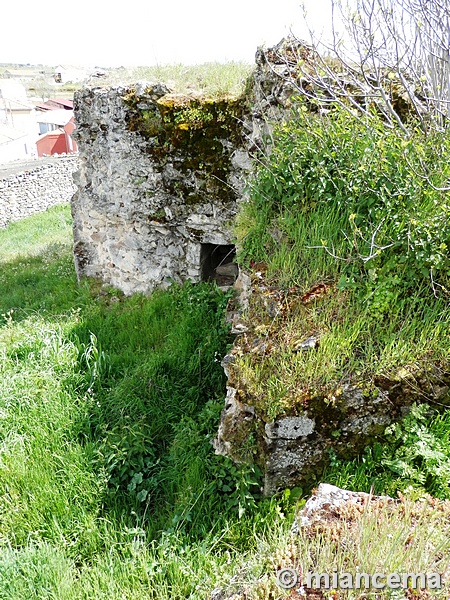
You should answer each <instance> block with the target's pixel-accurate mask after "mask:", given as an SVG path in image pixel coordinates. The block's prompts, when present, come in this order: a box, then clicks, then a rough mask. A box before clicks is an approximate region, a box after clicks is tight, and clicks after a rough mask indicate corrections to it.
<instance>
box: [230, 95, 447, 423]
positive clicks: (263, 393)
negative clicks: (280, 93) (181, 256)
mask: <svg viewBox="0 0 450 600" xmlns="http://www.w3.org/2000/svg"><path fill="white" fill-rule="evenodd" d="M436 148H439V153H438V154H437V153H436ZM449 154H450V138H449V136H448V133H447V134H434V137H433V135H431V134H430V136H428V137H427V136H425V135H423V134H422V133H416V134H415V135H414V136H413V138H412V139H408V140H406V139H404V137H403V133H402V132H401V131H395V130H388V129H386V128H385V127H384V126H383V124H382V123H381V122H380V123H378V127H377V126H376V119H375V118H374V122H371V127H370V128H368V127H365V126H364V125H361V124H360V123H358V122H357V121H356V120H352V119H351V117H349V115H348V114H347V113H345V111H344V112H339V110H338V109H336V110H335V112H331V113H330V115H329V116H327V117H323V118H322V117H319V116H317V115H315V114H311V113H310V112H308V110H307V109H306V107H305V106H302V105H301V104H299V108H298V111H297V112H296V113H295V115H294V116H293V120H292V121H290V122H289V123H288V124H285V125H283V126H280V127H278V129H276V130H275V134H274V144H273V147H272V150H271V154H270V156H268V157H267V158H266V159H264V160H262V161H261V163H260V166H259V167H258V169H257V170H256V173H255V175H254V178H253V180H252V181H250V183H249V201H248V202H247V203H246V204H244V205H243V207H242V210H241V213H240V215H238V221H237V225H236V235H237V238H238V240H239V242H240V248H241V250H240V260H241V262H242V263H243V264H245V265H247V266H248V267H250V268H251V265H252V264H254V263H256V265H257V266H256V267H255V269H253V270H255V271H257V270H258V269H259V268H261V263H262V268H263V271H264V281H262V282H261V281H260V282H259V284H260V285H261V286H262V287H261V292H262V293H261V294H258V293H256V294H254V295H253V299H252V303H251V306H250V310H249V314H248V323H249V324H250V331H249V333H248V334H247V338H248V339H249V340H250V344H251V340H252V339H256V338H257V337H260V336H261V333H264V335H265V336H266V338H267V340H268V341H269V342H270V351H267V352H265V353H264V354H262V355H260V356H258V355H255V354H254V353H253V354H250V353H246V352H243V353H242V354H241V355H240V357H239V358H238V360H237V361H236V362H235V363H234V365H233V367H232V371H233V372H234V373H235V377H236V379H238V380H239V385H241V386H242V388H243V389H246V390H247V391H248V392H249V394H250V395H251V397H252V398H253V399H254V401H255V402H256V403H258V407H259V409H260V411H261V414H263V415H265V418H267V420H272V419H274V418H275V417H276V416H277V415H280V414H289V413H290V412H292V411H294V412H295V410H296V407H298V406H301V405H302V402H303V400H304V399H305V397H307V396H308V395H313V396H314V395H318V394H319V395H320V394H322V395H323V396H324V397H326V396H327V395H328V396H331V395H333V394H336V393H338V392H339V389H340V388H341V386H342V385H343V384H344V383H349V382H351V383H353V384H357V385H362V386H365V387H370V386H373V385H374V382H376V380H379V379H384V380H386V381H391V382H392V384H393V385H394V384H395V383H398V381H399V380H400V379H402V378H403V380H405V379H407V378H408V377H409V378H410V381H411V382H413V385H416V386H418V387H420V386H421V385H422V384H423V383H425V384H426V381H425V382H424V381H422V380H424V379H425V380H426V379H427V373H428V372H429V370H431V371H432V370H437V371H440V372H442V382H441V385H446V383H445V382H446V377H448V370H449V358H450V328H449V321H450V308H449V293H450V292H449V290H450V279H449V275H450V262H449V257H448V247H449V245H450V227H449V220H448V216H449V211H450V209H449V203H448V192H447V193H446V192H445V191H444V190H445V186H446V182H447V178H448V176H449V170H448V156H449ZM255 285H256V287H258V280H257V279H256V278H255ZM318 285H322V286H323V285H325V286H326V287H327V289H326V293H323V294H322V296H320V297H317V298H316V299H315V300H312V301H311V302H305V301H304V300H303V298H304V296H305V295H308V293H310V292H314V289H315V287H316V286H318ZM267 287H269V289H271V290H272V292H273V293H272V294H271V293H270V292H267ZM276 290H279V292H280V293H278V292H277V291H276ZM277 293H278V298H277V297H276V295H277ZM270 301H271V302H272V304H273V306H277V303H278V308H279V310H280V312H279V314H278V316H277V315H276V314H275V313H274V310H272V313H270V311H268V308H267V307H268V303H269V302H270ZM310 335H315V336H317V337H318V338H320V343H319V346H318V348H317V349H316V350H315V351H314V352H306V353H305V352H297V353H294V352H293V351H292V349H293V347H295V343H296V342H299V341H301V340H302V339H306V338H307V337H308V336H310ZM275 373H276V377H274V374H275ZM402 373H403V375H401V374H402ZM446 374H447V375H446ZM375 385H376V384H375ZM252 401H253V400H252ZM446 401H447V402H448V397H447V400H444V403H445V402H446Z"/></svg>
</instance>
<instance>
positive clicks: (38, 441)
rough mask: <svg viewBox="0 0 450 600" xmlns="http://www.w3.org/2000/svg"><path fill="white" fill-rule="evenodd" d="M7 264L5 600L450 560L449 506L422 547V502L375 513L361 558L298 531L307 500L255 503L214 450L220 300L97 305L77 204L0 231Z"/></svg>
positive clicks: (1, 574) (199, 294)
mask: <svg viewBox="0 0 450 600" xmlns="http://www.w3.org/2000/svg"><path fill="white" fill-rule="evenodd" d="M19 248H20V250H19ZM0 256H1V270H0V289H1V290H2V294H1V296H0V315H2V317H1V318H2V321H1V324H0V411H1V413H0V414H1V419H0V599H2V600H3V599H4V600H19V599H20V600H23V599H27V600H28V599H33V598H35V599H36V600H37V599H39V600H42V599H50V598H52V599H55V598H57V599H61V600H66V599H67V600H72V599H74V600H75V599H77V600H78V599H86V600H87V599H91V598H96V599H101V598H105V599H108V600H115V599H117V600H118V599H121V600H123V599H138V598H139V599H141V598H157V599H164V598H172V599H174V598H193V599H194V598H207V597H209V592H210V591H211V589H213V588H215V587H218V586H219V587H222V588H223V589H227V590H229V591H230V592H231V591H233V590H234V591H236V590H241V594H240V595H239V596H238V597H240V598H243V595H242V593H243V592H242V590H243V589H244V588H245V589H246V592H245V593H246V596H245V597H246V598H260V599H263V598H269V597H277V596H278V595H279V594H280V590H279V588H277V586H276V583H275V581H274V571H275V569H276V568H278V567H280V566H283V565H284V566H286V565H292V564H297V562H298V559H299V557H302V562H303V566H304V568H305V569H307V568H312V569H314V570H319V571H327V570H332V568H333V567H339V568H342V567H343V565H345V566H346V568H349V569H350V570H351V568H353V566H354V565H355V564H356V562H358V564H359V565H360V566H361V569H363V570H364V569H365V570H367V571H368V572H370V571H371V570H373V569H374V568H375V565H376V566H377V568H379V570H385V571H389V570H392V569H397V570H399V569H401V568H403V569H409V570H411V571H414V570H427V569H428V570H433V569H436V568H437V569H440V570H441V571H442V569H443V567H442V565H443V563H444V562H446V561H447V563H448V560H449V558H450V550H449V547H448V546H449V544H448V539H449V536H448V535H446V533H445V528H444V524H445V522H446V517H445V518H443V517H442V514H444V515H445V514H446V513H445V510H447V509H444V513H442V512H438V511H434V509H433V506H432V505H430V506H431V508H430V507H428V508H426V509H425V508H424V509H423V510H424V511H425V510H427V511H428V512H427V516H426V518H425V517H423V518H421V519H419V521H418V522H417V523H416V526H415V530H414V531H415V534H416V535H415V537H413V538H411V527H410V518H409V516H408V513H409V511H410V510H412V509H411V508H408V509H407V510H403V509H400V511H399V513H398V514H396V515H395V516H394V520H393V522H392V521H391V520H389V519H387V520H386V521H384V523H385V527H384V528H383V529H382V530H380V529H379V527H378V525H377V524H376V522H374V520H373V519H372V518H369V517H368V518H367V519H366V520H365V522H364V523H363V525H362V526H361V527H358V528H357V535H356V534H355V532H353V533H351V534H346V537H347V539H354V542H353V543H352V544H350V545H349V546H347V547H348V548H351V551H350V550H347V551H346V550H345V549H344V550H342V548H341V546H340V544H339V543H337V542H336V531H333V532H331V533H330V534H326V533H324V534H323V535H322V534H321V535H319V536H315V537H313V538H309V537H308V536H307V535H306V534H302V535H300V536H298V537H296V538H295V539H294V538H291V537H290V536H289V534H288V530H289V523H290V520H291V518H292V508H293V507H294V506H295V503H296V494H295V493H292V494H289V493H285V494H284V495H283V496H282V497H280V498H278V499H273V500H271V501H264V502H259V503H258V505H257V506H254V505H253V504H252V501H251V500H250V499H249V496H248V492H249V490H250V489H251V488H250V487H249V486H248V482H249V480H250V477H251V475H252V474H251V473H250V472H248V471H245V470H239V469H236V468H235V467H233V466H232V465H230V464H229V463H228V462H227V461H224V460H223V459H221V458H220V457H215V456H214V455H213V453H212V450H211V446H210V443H209V440H210V438H211V435H212V434H213V433H214V431H215V429H216V427H217V421H218V414H219V411H220V409H221V406H222V402H223V384H224V381H223V373H222V371H221V369H220V367H219V365H218V362H217V357H218V356H221V355H222V354H223V352H224V351H225V347H226V344H227V341H228V338H227V333H226V331H225V330H224V329H223V326H222V325H221V323H222V310H223V304H224V300H225V299H224V297H223V296H222V295H221V294H218V293H217V292H216V291H214V290H212V289H211V288H209V287H207V286H196V287H193V286H186V287H185V288H182V289H179V288H176V289H174V290H171V291H169V292H164V293H156V294H154V295H153V296H152V297H151V298H144V297H142V296H136V297H134V298H122V297H121V296H120V294H118V293H117V292H116V291H114V290H109V291H108V290H106V291H98V293H97V294H96V295H95V294H94V296H93V295H92V290H89V289H88V288H87V287H84V286H82V287H81V288H80V287H78V285H77V283H76V278H75V274H74V269H73V264H72V257H71V236H70V215H69V211H68V208H67V207H57V208H54V209H52V210H50V211H48V212H47V213H44V214H42V215H37V216H34V217H31V218H29V219H26V220H24V221H21V222H19V223H15V224H12V225H10V226H9V227H8V228H7V229H6V230H2V231H0ZM216 353H217V354H216ZM158 461H159V462H158ZM239 506H241V508H246V512H245V513H244V515H243V516H242V518H241V519H239V518H238V514H237V513H238V508H239ZM416 510H417V509H416ZM430 511H431V512H430ZM285 515H287V517H288V518H286V516H285ZM377 519H378V518H376V519H375V521H377ZM431 522H433V523H435V525H433V527H434V529H433V532H434V533H433V536H431V537H430V523H431ZM396 527H397V529H395V528H396ZM374 529H375V530H376V532H377V534H376V535H374V533H373V532H374ZM392 531H395V539H394V540H393V539H392ZM354 535H356V537H354V538H353V537H352V536H354ZM424 540H425V541H424ZM425 542H426V543H425ZM437 559H438V560H439V561H440V562H438V563H435V561H436V560H437ZM348 565H350V566H348ZM343 597H345V596H343ZM349 597H354V595H353V596H352V594H351V593H350V596H349Z"/></svg>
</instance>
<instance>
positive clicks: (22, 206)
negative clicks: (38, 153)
mask: <svg viewBox="0 0 450 600" xmlns="http://www.w3.org/2000/svg"><path fill="white" fill-rule="evenodd" d="M77 169H78V156H77V155H71V156H61V157H54V158H53V157H52V158H46V159H41V160H40V159H37V160H33V161H28V162H27V164H25V165H21V166H20V167H17V165H16V164H15V163H10V164H9V165H7V168H5V169H2V172H0V227H6V226H7V225H8V223H10V222H12V221H18V220H19V219H23V218H25V217H29V216H30V215H32V214H35V213H38V212H42V211H44V210H47V209H48V208H50V207H51V206H55V205H56V204H63V203H66V202H69V201H70V199H71V197H72V196H73V194H74V192H75V185H74V183H73V178H72V175H73V173H74V171H75V170H77Z"/></svg>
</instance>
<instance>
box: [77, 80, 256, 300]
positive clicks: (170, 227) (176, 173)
mask: <svg viewBox="0 0 450 600" xmlns="http://www.w3.org/2000/svg"><path fill="white" fill-rule="evenodd" d="M243 116H244V102H243V100H239V99H231V98H223V99H221V100H210V99H205V98H199V97H186V96H176V95H173V94H170V93H169V90H168V89H167V88H166V87H165V86H164V85H161V84H141V85H137V86H134V87H128V88H126V87H113V88H109V89H104V88H84V89H82V90H80V91H79V92H77V93H76V95H75V118H76V123H77V130H76V131H77V135H76V137H77V141H78V145H79V149H80V164H81V168H80V170H79V172H78V173H77V174H76V178H75V179H76V184H77V188H78V190H77V192H76V194H75V196H74V198H73V200H72V213H73V217H74V243H75V245H74V254H75V263H76V268H77V273H78V276H79V277H83V276H88V277H93V278H98V279H99V280H101V281H103V282H105V283H107V284H110V285H112V286H114V287H117V288H119V289H121V290H123V291H124V292H125V293H126V294H131V293H134V292H150V291H151V290H152V289H154V288H155V287H166V286H168V285H170V283H171V282H172V281H176V282H181V281H184V280H186V279H191V280H193V281H199V280H200V279H201V278H202V264H201V259H202V247H204V245H205V244H215V245H228V244H230V243H231V235H230V231H229V224H230V222H231V220H232V219H233V217H234V216H235V214H236V212H237V207H238V203H239V201H240V199H241V198H242V196H243V193H244V179H245V177H244V174H245V173H246V172H247V171H248V170H249V169H250V166H251V163H250V159H249V156H248V153H247V151H246V145H245V131H244V128H243V125H242V123H243Z"/></svg>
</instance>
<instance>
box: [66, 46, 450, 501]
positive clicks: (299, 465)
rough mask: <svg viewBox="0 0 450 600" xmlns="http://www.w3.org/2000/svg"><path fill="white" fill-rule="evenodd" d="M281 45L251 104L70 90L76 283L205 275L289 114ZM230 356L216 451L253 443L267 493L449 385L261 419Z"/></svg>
mask: <svg viewBox="0 0 450 600" xmlns="http://www.w3.org/2000/svg"><path fill="white" fill-rule="evenodd" d="M290 49H291V48H290V47H289V48H288V51H290ZM280 50H282V43H280V44H279V45H278V46H277V47H275V48H272V49H269V50H267V51H264V50H259V51H258V53H257V56H256V71H255V75H254V81H253V85H252V92H251V97H250V98H248V97H247V98H241V99H235V100H232V99H222V100H220V101H217V100H216V101H213V100H209V99H207V98H199V97H195V96H191V97H180V96H174V95H172V94H171V93H170V92H169V90H168V89H167V88H166V87H164V86H163V85H161V84H142V85H138V86H135V87H129V88H126V87H114V88H110V89H102V88H85V89H83V90H81V91H80V92H78V93H77V95H76V97H75V112H76V121H77V141H78V145H79V149H80V165H81V166H80V170H79V172H78V173H77V174H76V177H75V179H76V183H77V188H78V189H77V192H76V194H75V196H74V198H73V200H72V213H73V217H74V241H75V245H74V253H75V263H76V267H77V272H78V276H79V277H83V276H88V277H93V278H96V279H99V280H100V281H103V282H105V283H107V284H110V285H112V286H114V287H117V288H119V289H121V290H123V291H124V292H125V293H126V294H131V293H134V292H149V291H151V290H152V289H154V288H155V287H165V286H168V285H170V283H171V282H172V281H175V282H182V281H184V280H186V279H191V280H193V281H194V282H195V281H199V280H200V279H201V278H202V276H203V274H202V261H203V260H204V256H203V255H202V249H203V248H204V247H205V246H204V245H207V244H211V245H219V246H227V245H230V244H231V243H232V237H231V233H230V224H231V221H232V220H233V218H234V216H235V215H236V213H237V210H238V207H239V203H240V202H241V201H242V200H243V199H244V198H245V182H246V179H247V177H248V174H249V172H250V171H251V168H252V165H253V164H254V161H253V160H252V159H253V158H254V157H255V156H257V155H258V154H259V153H261V152H266V151H268V148H267V147H265V146H264V141H265V139H266V138H267V136H269V137H270V133H271V125H270V122H271V121H278V120H279V119H283V118H286V117H287V115H288V113H289V106H290V98H291V96H292V94H293V93H295V91H296V90H298V85H299V84H298V81H296V80H295V66H296V64H295V55H294V57H293V59H292V60H287V59H286V53H284V54H283V53H282V52H280ZM249 100H250V101H249ZM245 277H246V276H245V275H244V274H241V277H240V278H239V280H238V281H237V282H236V286H235V287H238V284H239V285H240V286H243V287H242V288H241V296H242V295H246V296H247V301H248V298H249V296H250V295H251V293H252V289H251V288H250V287H249V284H250V282H249V281H248V282H247V287H246V285H244V283H243V282H244V281H245ZM247 280H249V278H248V277H247ZM245 329H247V328H246V327H245V328H244V329H243V330H242V331H245ZM242 331H241V333H242ZM233 361H234V356H233V351H231V352H230V354H228V355H227V356H226V357H225V359H224V361H223V363H222V364H223V366H224V368H225V371H226V373H227V375H228V387H227V390H228V393H227V398H226V400H225V408H224V410H223V412H222V416H221V423H220V427H219V431H218V435H217V436H216V439H215V441H214V446H215V449H216V452H218V453H221V454H225V455H228V456H230V457H231V458H232V459H233V460H235V461H236V462H248V460H247V458H246V457H247V454H248V448H247V446H248V441H249V440H250V439H251V437H252V436H253V437H254V438H255V441H254V444H255V447H256V448H258V456H257V462H258V464H260V466H261V467H262V468H263V469H264V471H265V482H264V492H265V494H267V495H270V494H273V493H274V492H276V491H277V490H279V489H283V488H285V487H293V486H295V485H299V484H300V485H303V482H304V481H307V480H311V478H314V476H315V473H317V472H320V471H321V470H322V468H323V466H324V465H325V464H326V462H327V460H328V451H329V449H331V448H332V449H334V450H335V451H336V452H337V453H338V454H339V455H344V454H345V453H348V457H350V456H351V455H353V454H355V452H357V451H358V450H360V449H362V447H364V445H366V444H368V443H369V442H370V441H371V440H373V439H374V437H375V436H376V435H377V434H379V433H380V432H381V431H383V430H384V428H385V427H386V425H388V424H389V423H391V422H393V421H395V420H398V419H399V418H401V416H402V415H403V414H405V412H407V411H408V410H409V408H408V407H409V406H410V405H411V403H412V402H413V401H420V399H421V397H422V395H423V393H425V394H426V395H427V396H429V397H436V398H439V399H440V402H444V400H443V398H444V397H445V398H448V390H449V386H450V380H448V381H447V379H446V380H445V381H443V380H442V377H441V376H440V375H439V376H438V375H436V374H433V373H427V375H426V376H427V380H426V382H425V381H424V382H422V381H421V382H420V386H419V387H420V388H421V389H419V390H416V388H414V389H412V388H411V387H410V386H409V384H408V382H403V381H397V380H393V381H392V382H389V385H387V387H386V389H385V388H382V387H380V388H378V387H375V388H374V389H373V390H371V393H370V394H367V393H365V392H364V390H363V389H361V388H360V387H358V386H352V385H348V386H345V387H344V388H343V390H342V394H341V396H340V397H339V402H337V403H336V405H334V404H330V403H329V402H328V403H327V402H325V400H326V399H325V400H324V398H322V397H317V398H315V399H314V403H313V405H312V406H311V407H310V408H307V409H305V410H304V412H303V413H302V414H287V415H284V416H283V417H282V418H276V419H275V420H274V421H273V422H270V423H268V422H267V417H264V415H261V414H259V413H258V409H257V404H258V403H257V402H254V401H253V400H252V398H251V397H250V396H249V395H248V393H247V394H246V393H245V392H243V391H242V390H240V389H238V387H239V385H238V383H237V381H238V379H239V378H238V377H237V376H236V374H234V377H233V376H232V371H233ZM449 401H450V400H449ZM336 431H338V432H339V436H338V437H336V436H335V435H334V434H335V432H336ZM246 453H247V454H246Z"/></svg>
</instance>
